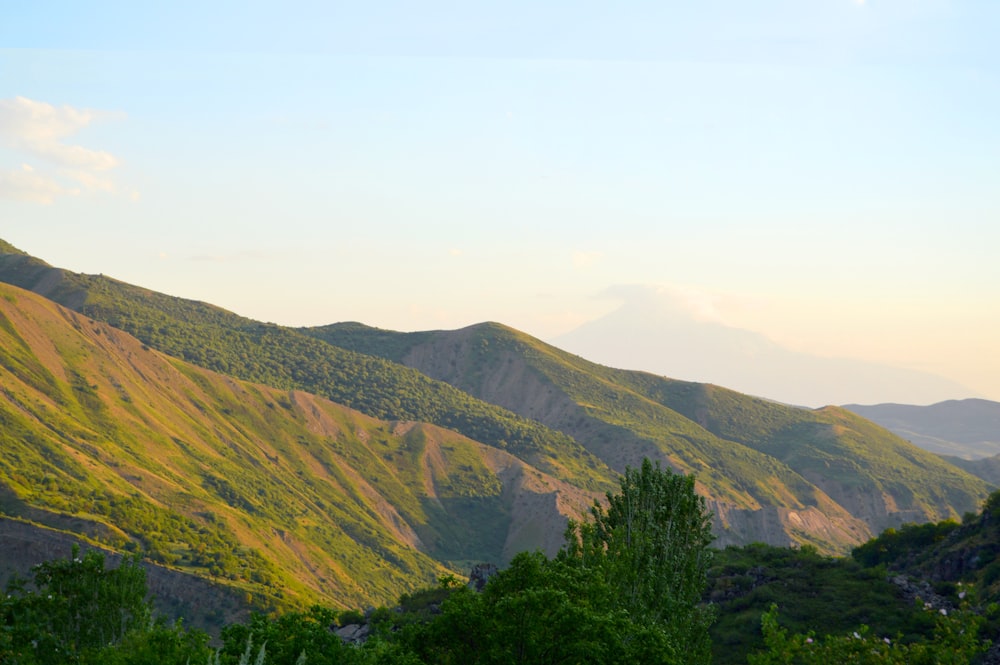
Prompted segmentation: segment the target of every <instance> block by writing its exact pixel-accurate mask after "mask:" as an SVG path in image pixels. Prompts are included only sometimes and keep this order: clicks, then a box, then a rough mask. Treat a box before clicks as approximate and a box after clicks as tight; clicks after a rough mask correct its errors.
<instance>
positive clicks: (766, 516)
mask: <svg viewBox="0 0 1000 665" xmlns="http://www.w3.org/2000/svg"><path fill="white" fill-rule="evenodd" d="M708 507H709V509H710V510H712V512H713V513H714V514H715V521H714V525H713V533H714V534H715V535H716V538H717V540H716V541H715V543H714V545H715V546H716V547H726V546H727V545H745V544H747V543H753V542H761V543H766V544H768V545H775V546H779V547H787V546H792V545H801V544H814V545H817V546H818V547H820V548H821V549H822V548H824V547H828V544H829V543H861V542H864V541H865V540H867V539H869V538H871V536H872V531H871V529H870V528H869V526H868V525H867V524H866V523H865V522H864V521H862V520H860V519H858V518H855V517H852V516H851V515H849V514H847V513H846V512H845V511H831V512H834V513H835V514H834V515H833V516H831V515H829V514H827V513H824V512H822V511H820V510H818V509H817V508H814V507H808V508H806V509H804V510H791V509H788V508H780V507H777V506H761V507H760V508H756V509H753V510H748V509H745V508H734V507H733V506H732V505H731V504H727V503H721V502H718V501H709V502H708Z"/></svg>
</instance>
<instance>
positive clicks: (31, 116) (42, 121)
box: [0, 97, 119, 204]
mask: <svg viewBox="0 0 1000 665" xmlns="http://www.w3.org/2000/svg"><path fill="white" fill-rule="evenodd" d="M115 115H116V114H111V113H107V112H102V111H94V110H91V109H77V108H74V107H72V106H61V107H56V106H53V105H52V104H48V103H46V102H40V101H35V100H32V99H28V98H26V97H14V98H13V99H0V144H2V145H3V147H5V148H6V149H7V150H10V151H14V152H16V153H19V154H20V156H21V157H22V158H27V159H30V160H32V161H35V160H39V161H40V162H41V163H42V164H43V165H45V166H44V167H34V166H28V165H26V164H25V165H23V166H22V168H21V169H19V170H18V169H15V170H6V171H0V197H2V198H8V199H14V200H20V201H28V202H32V203H42V204H48V203H52V202H53V201H54V200H55V199H56V198H58V197H60V196H76V195H79V194H81V193H83V192H86V191H100V192H114V191H115V185H114V180H113V179H112V178H111V177H110V176H109V175H107V174H106V172H107V171H110V170H111V169H113V168H115V167H116V166H118V164H119V160H118V158H117V157H115V156H114V155H112V154H111V153H109V152H106V151H103V150H93V149H90V148H85V147H83V146H81V145H76V144H74V143H71V142H69V141H67V139H69V138H70V137H72V136H73V135H74V134H76V133H77V132H79V131H80V130H82V129H83V128H85V127H87V126H88V125H90V124H91V123H93V122H94V121H96V120H99V119H103V118H108V117H114V116H115Z"/></svg>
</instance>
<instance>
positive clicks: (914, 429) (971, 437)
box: [844, 399, 1000, 460]
mask: <svg viewBox="0 0 1000 665" xmlns="http://www.w3.org/2000/svg"><path fill="white" fill-rule="evenodd" d="M844 408H845V409H848V410H849V411H853V412H854V413H856V414H858V415H860V416H862V417H864V418H867V419H869V420H871V421H872V422H876V423H878V424H879V425H881V426H882V427H885V428H886V429H888V430H890V431H892V432H895V433H896V434H898V435H899V436H901V437H902V438H904V439H907V440H908V441H910V442H911V443H913V444H914V445H916V446H920V447H921V448H923V449H924V450H929V451H931V452H933V453H937V454H939V455H954V456H957V457H964V458H965V459H970V460H971V459H979V458H983V457H992V456H994V455H997V454H1000V402H992V401H990V400H985V399H963V400H948V401H945V402H938V403H937V404H931V405H930V406H914V405H911V404H873V405H868V406H865V405H862V404H848V405H846V406H844Z"/></svg>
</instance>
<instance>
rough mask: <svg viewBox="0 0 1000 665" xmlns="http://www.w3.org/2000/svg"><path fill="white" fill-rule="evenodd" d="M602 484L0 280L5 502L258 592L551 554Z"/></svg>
mask: <svg viewBox="0 0 1000 665" xmlns="http://www.w3.org/2000/svg"><path fill="white" fill-rule="evenodd" d="M592 498H593V494H589V493H586V492H584V491H581V490H579V489H577V488H575V487H573V486H570V485H567V484H566V483H564V482H562V481H559V480H557V479H555V478H552V477H550V476H547V475H545V474H543V473H541V472H539V471H537V470H536V469H534V468H532V467H531V466H529V465H527V464H526V463H524V462H523V461H521V460H519V459H517V458H516V457H514V456H512V455H510V454H508V453H506V452H503V451H500V450H497V449H495V448H492V447H489V446H485V445H483V444H481V443H478V442H475V441H472V440H470V439H468V438H466V437H464V436H462V435H460V434H457V433H455V432H453V431H450V430H445V429H442V428H439V427H436V426H433V425H429V424H424V423H417V422H412V421H391V422H390V421H384V420H378V419H374V418H371V417H368V416H365V415H363V414H361V413H359V412H357V411H354V410H352V409H349V408H347V407H344V406H341V405H338V404H334V403H333V402H330V401H328V400H325V399H322V398H319V397H316V396H314V395H311V394H307V393H304V392H301V391H296V390H278V389H275V388H269V387H265V386H261V385H256V384H251V383H246V382H243V381H239V380H236V379H233V378H230V377H227V376H224V375H220V374H217V373H214V372H210V371H206V370H204V369H201V368H198V367H195V366H193V365H191V364H189V363H186V362H184V361H181V360H177V359H174V358H170V357H168V356H165V355H163V354H161V353H159V352H156V351H154V350H152V349H151V348H149V347H148V346H146V345H144V344H143V343H141V342H140V341H138V340H136V339H134V338H132V337H131V336H129V335H127V334H125V333H123V332H121V331H119V330H116V329H114V328H112V327H110V326H108V325H106V324H103V323H99V322H96V321H94V320H92V319H89V318H87V317H84V316H81V315H79V314H76V313H74V312H71V311H70V310H67V309H64V308H62V307H60V306H58V305H57V304H55V303H53V302H52V301H49V300H47V299H44V298H42V297H40V296H38V295H35V294H33V293H30V292H27V291H23V290H21V289H18V288H16V287H12V286H9V285H6V284H0V513H2V514H4V515H6V516H11V517H16V518H18V519H20V520H22V521H27V522H31V523H35V524H39V525H44V526H48V527H51V528H55V529H59V530H62V531H67V532H72V533H77V534H81V535H83V536H85V537H87V538H90V539H92V540H94V541H96V542H100V543H103V544H106V545H108V546H111V547H114V548H118V549H125V550H134V549H139V550H142V551H144V552H145V553H146V554H147V555H148V556H149V558H150V559H152V560H153V561H156V562H159V563H161V564H163V565H166V566H170V567H174V568H177V569H179V570H182V571H188V572H193V573H196V574H198V575H200V576H203V577H207V578H211V579H214V580H216V581H217V582H219V583H222V584H225V585H228V586H231V587H235V588H238V589H242V590H244V591H245V592H246V593H250V594H252V595H253V597H254V600H255V602H256V603H257V604H258V605H264V606H269V605H270V606H274V605H283V606H303V605H306V604H308V603H311V602H316V601H323V602H327V603H331V604H334V605H340V606H353V607H357V606H363V605H365V604H370V603H378V602H391V601H394V600H395V599H396V598H397V597H398V595H399V594H400V593H401V592H402V591H406V590H412V589H413V588H416V587H418V586H426V585H427V584H428V583H430V582H432V581H433V580H434V579H436V577H437V576H438V575H440V574H442V573H445V572H448V571H450V570H456V569H459V570H461V569H464V568H465V567H466V565H467V563H468V562H469V561H479V560H491V561H503V560H505V559H506V558H507V557H509V556H511V555H512V554H513V553H515V552H517V551H520V550H522V549H525V548H529V547H546V548H547V549H549V550H550V551H552V550H554V549H555V547H556V546H558V544H559V542H560V541H561V533H562V529H563V527H564V525H565V519H566V516H567V515H571V516H575V515H579V514H580V512H581V511H582V510H583V509H584V507H585V506H586V504H588V503H589V502H590V501H591V500H592Z"/></svg>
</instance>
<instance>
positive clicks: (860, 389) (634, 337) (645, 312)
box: [547, 288, 977, 407]
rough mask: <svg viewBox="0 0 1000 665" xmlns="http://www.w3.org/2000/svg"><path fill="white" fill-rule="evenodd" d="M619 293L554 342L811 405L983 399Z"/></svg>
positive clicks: (612, 362) (931, 379) (665, 297)
mask: <svg viewBox="0 0 1000 665" xmlns="http://www.w3.org/2000/svg"><path fill="white" fill-rule="evenodd" d="M616 294H618V295H621V296H622V297H624V298H625V302H624V303H623V304H622V305H621V307H619V308H618V309H616V310H614V311H612V312H611V313H609V314H607V315H605V316H603V317H601V318H599V319H595V320H593V321H590V322H588V323H585V324H583V325H582V326H580V327H578V328H576V329H575V330H572V331H570V332H568V333H565V334H563V335H559V336H557V337H555V338H552V339H549V340H547V341H549V342H550V343H552V344H554V345H556V346H558V347H559V348H562V349H565V350H567V351H570V352H572V353H575V354H577V355H580V356H583V357H585V358H587V359H589V360H593V361H595V362H599V363H601V364H605V365H609V366H612V367H618V368H622V369H633V370H643V371H647V372H652V373H654V374H660V375H663V376H669V377H671V378H675V379H682V380H686V381H697V382H701V383H712V384H715V385H720V386H725V387H727V388H730V389H732V390H737V391H739V392H743V393H747V394H750V395H757V396H759V397H764V398H767V399H771V400H775V401H779V402H784V403H787V404H798V405H802V406H809V407H820V406H825V405H828V404H848V403H854V404H877V403H884V402H898V403H910V404H933V403H935V402H941V401H944V400H948V399H955V398H959V397H973V396H977V395H976V393H975V391H973V390H971V389H969V388H967V387H965V386H963V385H961V384H959V383H957V382H955V381H952V380H950V379H947V378H944V377H941V376H937V375H934V374H930V373H927V372H920V371H916V370H910V369H904V368H899V367H893V366H890V365H882V364H879V363H873V362H867V361H863V360H856V359H850V358H826V357H822V356H815V355H810V354H806V353H800V352H796V351H792V350H790V349H788V348H785V347H783V346H781V345H780V344H778V343H777V342H774V341H772V340H770V339H768V338H767V337H766V336H764V335H762V334H760V333H757V332H753V331H751V330H746V329H743V328H737V327H733V326H730V325H726V324H724V323H721V322H718V321H713V320H699V318H698V317H697V316H696V315H695V314H694V313H693V312H692V310H691V308H690V307H689V306H687V305H685V304H684V303H682V302H680V299H679V298H677V297H675V296H673V295H671V294H670V293H668V292H664V291H657V290H654V289H649V288H634V289H633V288H627V289H621V290H618V291H616Z"/></svg>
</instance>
